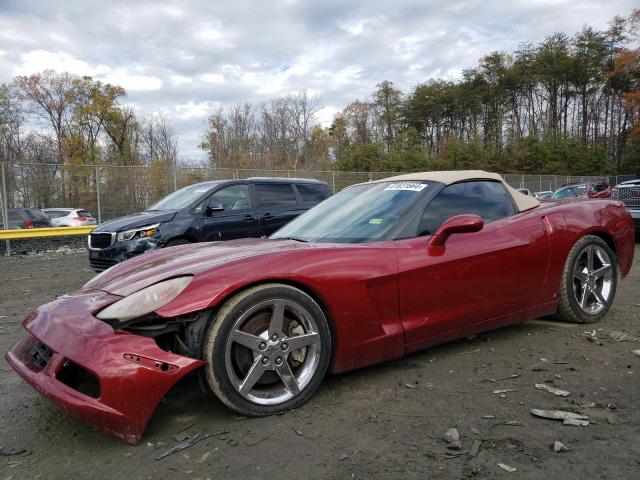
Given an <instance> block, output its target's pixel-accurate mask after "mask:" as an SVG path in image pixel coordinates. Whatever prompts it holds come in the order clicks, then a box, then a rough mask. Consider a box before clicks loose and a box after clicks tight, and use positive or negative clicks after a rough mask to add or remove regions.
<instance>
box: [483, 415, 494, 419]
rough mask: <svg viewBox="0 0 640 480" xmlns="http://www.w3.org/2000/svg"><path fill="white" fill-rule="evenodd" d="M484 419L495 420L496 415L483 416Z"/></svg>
mask: <svg viewBox="0 0 640 480" xmlns="http://www.w3.org/2000/svg"><path fill="white" fill-rule="evenodd" d="M482 419H483V420H495V419H496V416H495V415H482Z"/></svg>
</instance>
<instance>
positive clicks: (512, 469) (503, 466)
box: [498, 463, 518, 473]
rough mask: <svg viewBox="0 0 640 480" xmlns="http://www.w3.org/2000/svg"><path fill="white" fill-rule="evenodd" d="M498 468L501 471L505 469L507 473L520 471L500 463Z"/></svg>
mask: <svg viewBox="0 0 640 480" xmlns="http://www.w3.org/2000/svg"><path fill="white" fill-rule="evenodd" d="M498 466H499V467H500V468H501V469H503V470H505V471H507V472H509V473H513V472H517V471H518V469H517V468H516V467H512V466H511V465H507V464H506V463H499V464H498Z"/></svg>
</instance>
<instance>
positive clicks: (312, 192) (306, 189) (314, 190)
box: [296, 183, 329, 202]
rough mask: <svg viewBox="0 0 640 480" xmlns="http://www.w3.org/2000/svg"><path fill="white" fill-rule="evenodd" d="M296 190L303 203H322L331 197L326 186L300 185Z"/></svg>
mask: <svg viewBox="0 0 640 480" xmlns="http://www.w3.org/2000/svg"><path fill="white" fill-rule="evenodd" d="M296 188H297V189H298V193H299V194H300V197H301V198H302V201H303V202H321V201H322V200H324V199H326V198H327V197H328V196H329V191H328V189H327V187H325V186H324V185H312V184H305V183H299V184H297V185H296Z"/></svg>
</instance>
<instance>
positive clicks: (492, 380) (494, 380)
mask: <svg viewBox="0 0 640 480" xmlns="http://www.w3.org/2000/svg"><path fill="white" fill-rule="evenodd" d="M521 376H522V373H514V374H512V375H509V376H508V377H502V378H488V379H487V380H488V381H489V382H493V383H496V382H501V381H502V380H511V379H512V378H518V377H521Z"/></svg>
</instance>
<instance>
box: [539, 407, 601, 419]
mask: <svg viewBox="0 0 640 480" xmlns="http://www.w3.org/2000/svg"><path fill="white" fill-rule="evenodd" d="M531 413H532V414H533V415H535V416H536V417H542V418H549V419H551V420H566V419H567V418H574V419H576V420H589V417H588V416H587V415H581V414H579V413H574V412H565V411H564V410H541V409H539V408H532V409H531Z"/></svg>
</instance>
